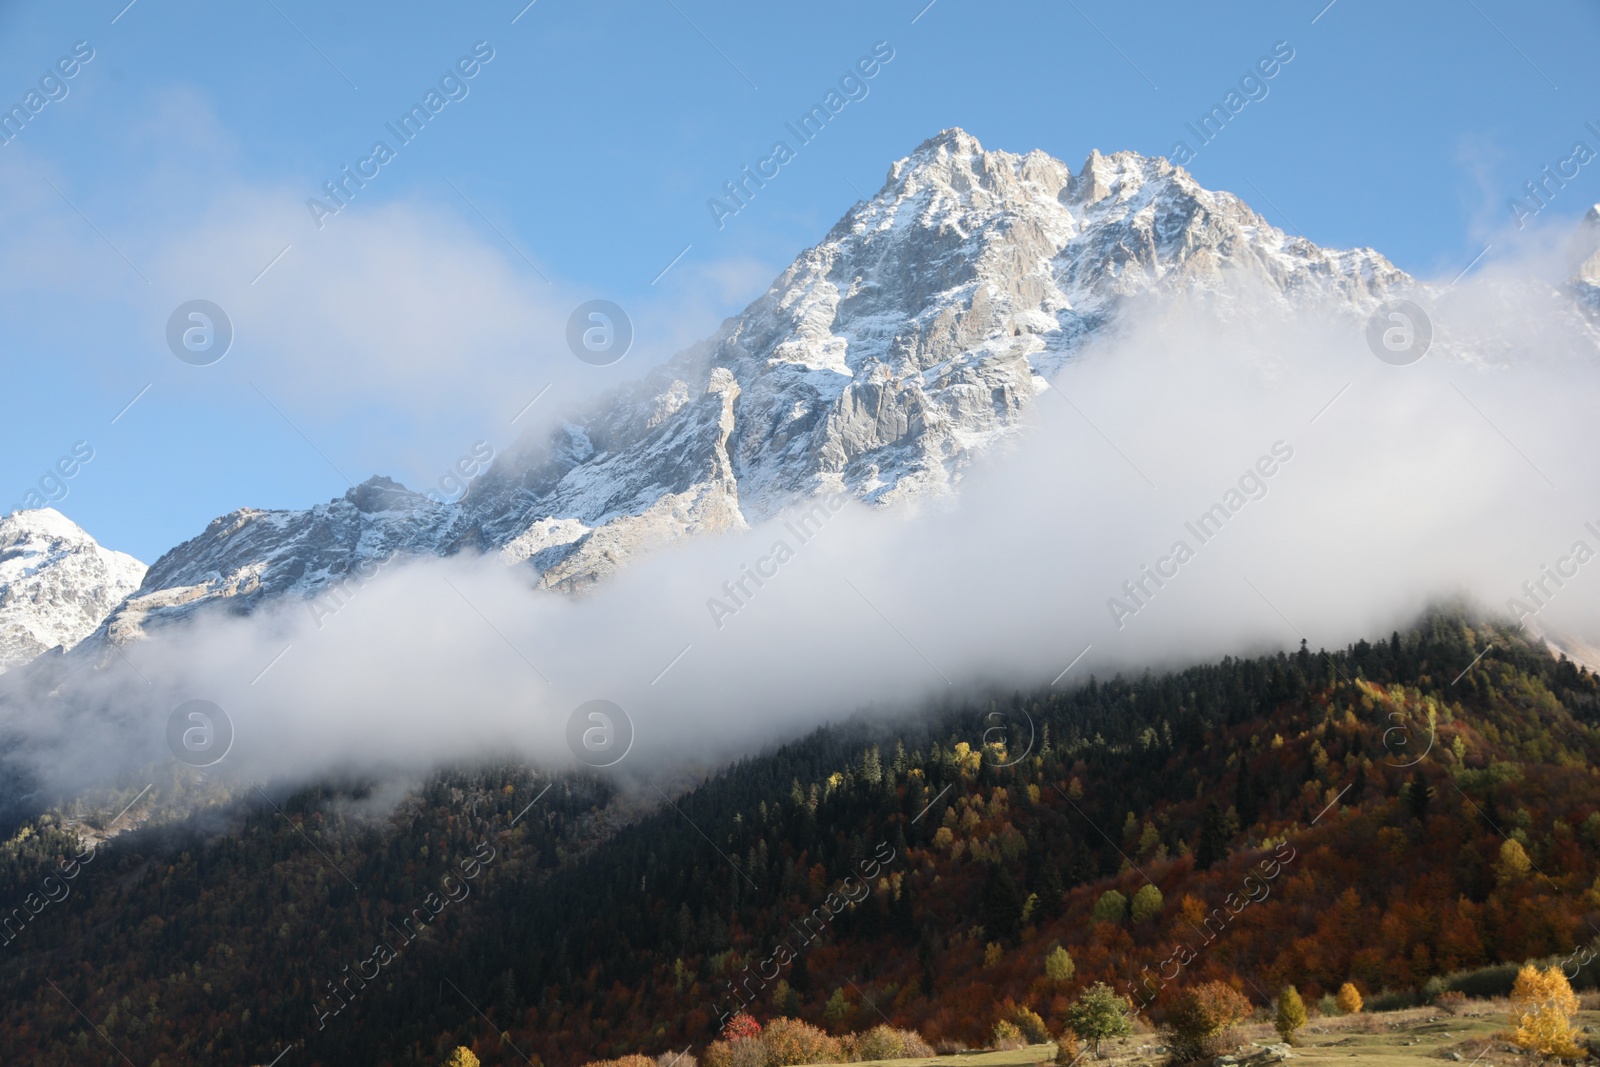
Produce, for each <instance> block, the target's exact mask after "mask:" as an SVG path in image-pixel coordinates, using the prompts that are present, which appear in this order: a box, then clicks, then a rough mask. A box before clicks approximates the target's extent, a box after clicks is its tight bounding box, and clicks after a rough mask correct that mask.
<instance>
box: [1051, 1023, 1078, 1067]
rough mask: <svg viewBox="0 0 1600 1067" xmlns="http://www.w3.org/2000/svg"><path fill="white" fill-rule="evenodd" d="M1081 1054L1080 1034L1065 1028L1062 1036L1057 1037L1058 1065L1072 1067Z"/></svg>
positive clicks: (1056, 1061)
mask: <svg viewBox="0 0 1600 1067" xmlns="http://www.w3.org/2000/svg"><path fill="white" fill-rule="evenodd" d="M1080 1055H1082V1053H1081V1051H1080V1050H1079V1048H1078V1035H1077V1034H1075V1033H1073V1032H1072V1031H1071V1030H1063V1031H1062V1032H1061V1036H1060V1037H1058V1038H1056V1058H1055V1064H1056V1067H1072V1065H1073V1064H1075V1063H1077V1062H1078V1057H1079V1056H1080Z"/></svg>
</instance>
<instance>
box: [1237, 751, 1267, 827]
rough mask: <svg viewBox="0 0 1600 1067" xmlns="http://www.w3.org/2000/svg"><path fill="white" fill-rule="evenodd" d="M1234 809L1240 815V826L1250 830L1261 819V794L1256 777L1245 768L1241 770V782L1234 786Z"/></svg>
mask: <svg viewBox="0 0 1600 1067" xmlns="http://www.w3.org/2000/svg"><path fill="white" fill-rule="evenodd" d="M1233 808H1234V810H1235V811H1237V812H1238V813H1239V825H1240V826H1241V827H1243V828H1244V829H1246V830H1248V829H1250V827H1252V826H1254V825H1255V824H1256V820H1257V819H1259V818H1261V792H1260V787H1259V786H1257V784H1256V779H1255V775H1253V774H1251V773H1250V772H1249V771H1248V770H1247V769H1245V768H1244V767H1240V768H1239V781H1238V783H1237V785H1235V786H1234V795H1233Z"/></svg>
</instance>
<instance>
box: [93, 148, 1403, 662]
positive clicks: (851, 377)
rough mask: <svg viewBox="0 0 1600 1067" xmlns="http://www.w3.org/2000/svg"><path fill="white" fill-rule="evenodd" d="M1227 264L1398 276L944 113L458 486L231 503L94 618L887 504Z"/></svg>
mask: <svg viewBox="0 0 1600 1067" xmlns="http://www.w3.org/2000/svg"><path fill="white" fill-rule="evenodd" d="M1241 278H1242V279H1244V281H1245V282H1246V283H1247V284H1248V285H1249V287H1250V288H1251V289H1252V291H1254V292H1257V293H1258V294H1259V293H1265V294H1267V297H1268V299H1269V300H1272V301H1276V302H1279V303H1280V304H1282V306H1283V307H1285V308H1286V309H1294V308H1298V307H1305V306H1309V305H1311V304H1313V303H1318V302H1321V303H1327V302H1332V303H1333V304H1334V305H1335V306H1343V307H1345V308H1347V309H1348V310H1349V313H1350V314H1351V315H1352V316H1353V317H1364V316H1365V315H1366V314H1368V313H1369V312H1370V310H1371V309H1372V308H1373V307H1375V306H1376V305H1377V303H1378V302H1380V301H1381V300H1382V299H1383V298H1384V297H1385V296H1386V295H1387V294H1389V293H1391V292H1392V291H1394V290H1396V289H1397V288H1399V287H1401V286H1403V285H1406V284H1408V282H1409V279H1408V278H1407V277H1406V276H1405V275H1404V274H1403V273H1402V272H1400V271H1399V270H1397V269H1396V268H1395V267H1393V266H1392V265H1391V264H1390V263H1389V262H1388V261H1387V260H1385V259H1384V258H1383V257H1382V256H1380V255H1378V254H1377V253H1376V252H1373V251H1371V250H1367V249H1361V250H1355V251H1328V250H1325V249H1322V248H1319V247H1318V246H1316V245H1314V244H1312V243H1311V242H1309V241H1307V240H1305V239H1303V238H1298V237H1291V236H1288V235H1286V234H1284V233H1283V232H1282V231H1280V230H1278V229H1276V228H1274V227H1273V226H1271V225H1269V224H1268V223H1267V222H1266V221H1265V220H1264V219H1262V218H1261V217H1260V216H1259V215H1257V214H1255V213H1254V212H1253V211H1251V210H1250V208H1249V207H1247V206H1246V205H1245V204H1244V202H1243V201H1241V200H1239V199H1238V198H1237V197H1235V196H1233V195H1232V194H1229V193H1219V192H1210V191H1208V190H1205V189H1202V188H1201V187H1200V186H1199V185H1198V184H1196V183H1195V181H1194V179H1193V178H1192V177H1190V176H1189V174H1187V173H1186V172H1185V171H1183V170H1182V169H1181V168H1179V167H1175V166H1173V165H1172V164H1170V163H1168V162H1167V161H1166V160H1164V159H1154V158H1147V157H1144V156H1140V155H1137V154H1134V153H1131V152H1120V153H1117V154H1115V155H1111V156H1103V155H1100V154H1099V153H1098V152H1096V153H1091V154H1090V156H1089V158H1088V159H1087V160H1086V161H1085V162H1084V164H1083V166H1082V167H1081V168H1080V169H1079V170H1078V171H1077V172H1076V173H1073V172H1072V171H1071V170H1070V169H1069V168H1068V167H1067V166H1066V165H1065V164H1063V163H1061V162H1060V161H1058V160H1055V159H1052V158H1050V157H1049V156H1047V155H1045V154H1043V153H1041V152H1032V153H1029V154H1028V155H1023V156H1019V155H1012V154H1010V153H1006V152H988V151H985V150H984V149H983V148H982V146H981V145H979V144H978V142H977V141H976V140H975V139H974V138H972V137H971V136H970V135H968V134H966V133H965V132H963V131H961V130H947V131H945V132H943V133H941V134H939V135H938V136H937V137H934V138H933V139H931V140H929V141H927V142H926V143H924V144H922V145H921V146H919V147H918V148H917V149H916V151H914V152H913V153H912V154H911V155H910V156H908V157H907V158H905V159H903V160H900V161H899V162H897V163H895V164H894V165H893V167H891V168H890V170H889V174H888V177H887V180H886V181H885V183H884V185H883V188H882V189H880V190H879V192H878V193H877V195H876V196H874V197H873V198H872V199H871V200H870V201H867V202H864V203H859V204H857V205H856V206H855V207H854V208H852V209H851V210H850V212H849V213H848V214H847V215H846V216H845V217H844V218H843V219H841V220H840V221H839V223H838V224H837V225H836V226H835V227H834V228H833V230H832V231H831V232H830V233H829V234H828V235H827V237H826V238H825V239H824V240H823V241H822V242H821V243H820V244H818V245H817V246H815V247H814V248H811V249H809V250H808V251H806V252H805V253H803V254H802V255H801V256H800V257H799V258H798V259H797V260H796V261H795V262H794V263H793V264H792V265H791V266H790V267H789V268H788V269H787V270H786V271H784V272H783V274H782V275H781V276H780V277H779V278H778V279H777V280H776V281H775V282H774V283H773V285H772V287H771V288H770V289H769V290H768V291H767V292H766V293H765V294H763V295H762V296H761V297H760V298H758V299H757V300H756V301H755V302H754V303H752V304H751V305H750V306H749V307H748V308H746V309H745V311H744V312H743V313H742V314H740V315H739V316H737V317H736V318H733V319H730V320H728V321H727V322H726V323H724V324H723V326H722V328H721V329H720V330H719V331H718V332H717V333H716V335H715V336H713V337H711V338H710V339H708V340H707V341H705V342H702V343H701V344H699V345H696V346H694V347H693V348H692V349H690V350H689V351H686V352H684V353H683V354H682V355H680V356H678V357H677V358H675V359H674V360H672V361H670V362H669V363H667V364H666V365H664V366H662V367H659V368H657V369H656V370H655V371H653V372H652V373H651V374H649V375H648V376H646V377H645V378H643V379H642V380H640V381H638V382H636V383H634V384H632V385H630V386H628V387H625V388H623V389H621V390H619V391H618V392H616V393H614V394H612V395H610V396H607V397H604V398H602V399H601V400H599V401H598V402H596V403H594V404H592V405H591V406H590V407H589V408H588V410H586V411H583V412H579V413H575V414H573V415H572V416H571V417H570V418H569V419H568V421H567V422H565V423H564V424H563V426H562V428H561V429H560V430H559V431H558V432H557V433H555V434H554V435H553V436H552V437H550V438H548V439H541V440H524V441H523V442H520V443H519V444H518V446H517V447H515V448H513V449H511V450H509V451H508V452H507V453H505V454H503V455H502V456H501V457H499V459H497V461H496V462H495V464H494V467H493V468H492V469H491V470H490V471H489V472H488V473H487V474H485V475H484V476H482V477H481V478H480V479H479V481H478V483H477V484H475V485H474V486H473V488H472V490H471V492H470V493H469V495H468V496H467V497H466V499H465V500H463V501H461V502H460V503H458V504H437V503H434V502H431V501H429V500H427V499H425V498H423V497H421V496H419V495H417V494H414V493H411V492H409V491H408V490H406V489H404V488H403V487H401V486H398V485H396V484H394V483H392V482H389V481H388V480H386V479H374V480H372V481H370V482H367V483H365V484H364V485H362V486H360V487H358V488H356V489H353V490H351V492H350V493H349V494H347V495H346V496H345V497H344V498H342V499H339V500H335V501H332V502H330V503H327V504H322V505H318V506H317V507H314V508H311V509H309V510H306V511H279V512H266V511H254V510H242V511H238V512H235V513H233V514H230V515H227V516H224V517H222V518H220V519H217V520H216V521H214V522H213V523H212V524H211V526H210V527H209V528H208V529H207V530H206V531H205V532H204V533H202V534H201V535H200V536H199V537H197V538H195V539H194V540H192V541H189V542H187V543H185V544H183V545H180V546H178V547H177V548H174V549H173V550H172V551H170V552H168V553H167V554H166V555H164V556H163V557H162V558H161V559H159V560H158V561H156V563H155V565H154V566H153V567H151V569H150V573H149V575H148V576H147V577H146V579H145V581H144V584H143V586H142V587H141V588H140V590H139V591H138V594H137V595H136V596H134V597H132V598H130V599H129V600H128V602H127V603H126V604H125V605H124V606H123V607H121V608H120V609H119V610H118V611H117V612H116V613H115V614H114V615H113V617H112V618H111V619H110V620H108V623H107V627H106V634H105V635H106V636H107V637H109V638H111V639H112V640H115V641H123V640H127V639H130V638H132V637H134V636H137V635H138V634H139V633H140V632H141V631H142V630H143V628H144V627H145V626H146V625H148V624H150V623H153V622H157V621H160V620H162V619H170V618H177V617H182V616H184V615H187V614H189V613H190V612H192V611H194V610H195V609H196V608H197V607H199V606H201V605H204V604H208V603H227V604H229V605H231V606H232V607H233V608H235V609H237V610H242V611H247V610H250V609H252V608H254V607H255V606H256V605H258V604H260V603H261V602H262V601H263V600H265V599H267V598H270V597H275V596H284V595H292V596H309V595H314V594H316V593H317V592H318V591H319V590H321V589H325V588H327V587H328V586H329V584H330V583H335V582H338V581H340V580H342V579H346V578H348V576H350V575H351V574H353V573H356V572H357V571H358V569H363V568H365V569H370V568H371V567H372V566H373V565H374V561H377V560H383V559H388V558H390V557H391V556H392V555H395V554H400V555H416V554H449V553H454V552H459V551H462V550H466V549H471V550H477V551H483V552H488V553H498V554H500V555H501V556H502V557H503V558H504V559H505V560H506V561H507V562H510V563H517V564H520V565H523V566H526V567H529V568H530V569H531V570H532V571H534V572H535V573H536V575H537V576H538V580H539V581H540V582H541V583H543V584H544V585H546V586H550V587H556V588H562V589H576V588H581V587H582V586H583V585H585V584H587V583H589V582H592V581H595V580H597V579H599V578H602V577H604V576H605V575H606V574H608V573H611V572H612V571H614V570H615V569H617V568H618V567H620V566H622V565H624V564H625V563H626V562H627V561H628V560H629V559H631V558H633V557H634V556H636V555H638V554H639V553H641V552H645V551H648V550H649V549H651V548H652V547H655V546H659V545H662V544H665V543H668V542H671V541H673V540H676V539H679V538H683V537H689V536H694V535H696V534H700V533H704V532H710V531H716V530H724V529H730V528H740V527H743V526H745V525H746V524H749V523H753V522H757V521H760V520H762V519H766V518H768V517H770V516H772V515H774V514H775V513H777V512H778V511H780V510H781V509H783V508H784V507H785V506H787V505H788V504H790V503H792V502H794V501H796V500H798V499H803V498H806V497H808V496H811V495H814V494H817V493H823V492H832V491H838V492H843V493H846V494H849V495H850V496H852V497H855V498H857V499H860V500H863V501H866V502H868V503H871V504H874V505H880V506H888V505H893V504H896V503H899V502H904V501H908V500H913V499H916V498H918V497H925V496H929V495H937V494H942V493H947V492H949V491H950V490H951V488H952V487H953V486H954V485H955V484H956V483H957V482H958V481H959V479H960V477H961V474H962V471H963V469H964V468H965V467H966V466H967V464H968V463H970V461H971V460H972V459H973V457H974V456H976V455H977V454H978V453H979V452H981V451H982V450H984V449H985V448H988V447H990V446H992V445H993V444H995V443H996V442H997V441H1000V440H1002V439H1003V438H1004V437H1005V436H1006V435H1007V434H1008V433H1009V432H1010V431H1011V430H1012V429H1013V428H1014V427H1015V426H1016V425H1017V423H1018V420H1019V418H1020V416H1021V413H1022V411H1023V410H1024V409H1025V408H1026V407H1027V406H1028V405H1029V404H1030V403H1031V402H1032V401H1033V398H1034V397H1035V396H1036V395H1037V394H1038V393H1039V392H1040V391H1041V390H1042V389H1044V388H1045V385H1044V382H1045V380H1046V379H1047V378H1048V377H1049V376H1051V375H1052V374H1054V373H1055V372H1056V371H1057V370H1059V369H1060V368H1061V366H1062V365H1063V363H1065V362H1066V361H1067V360H1069V359H1070V358H1071V357H1072V356H1073V354H1074V353H1075V352H1076V351H1078V350H1079V348H1080V347H1081V346H1082V345H1083V344H1084V343H1085V341H1086V340H1088V339H1089V338H1091V337H1094V336H1095V335H1097V334H1099V333H1101V332H1103V331H1106V330H1109V329H1115V327H1116V324H1117V321H1118V318H1119V315H1120V314H1121V313H1122V312H1123V309H1124V308H1125V307H1126V306H1127V305H1128V303H1129V302H1130V301H1131V300H1133V299H1135V298H1139V297H1144V296H1148V295H1160V294H1171V293H1186V294H1202V295H1206V296H1208V297H1214V301H1215V306H1216V309H1217V311H1218V313H1219V314H1223V315H1226V314H1227V313H1228V312H1229V309H1230V303H1229V302H1230V300H1231V299H1232V298H1231V297H1230V296H1229V295H1228V294H1229V291H1230V290H1234V287H1233V286H1232V285H1230V284H1227V283H1231V282H1235V281H1237V280H1239V279H1241ZM1234 291H1236V290H1234Z"/></svg>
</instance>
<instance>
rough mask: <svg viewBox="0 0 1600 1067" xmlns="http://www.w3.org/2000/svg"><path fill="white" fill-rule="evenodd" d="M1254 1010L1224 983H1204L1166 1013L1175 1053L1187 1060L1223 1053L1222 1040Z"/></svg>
mask: <svg viewBox="0 0 1600 1067" xmlns="http://www.w3.org/2000/svg"><path fill="white" fill-rule="evenodd" d="M1253 1010H1254V1009H1253V1008H1252V1007H1251V1006H1250V1001H1249V999H1248V998H1247V997H1245V995H1244V994H1242V993H1240V992H1239V991H1238V990H1237V989H1234V988H1233V987H1232V986H1230V985H1228V984H1227V983H1225V982H1204V983H1202V984H1200V985H1197V986H1195V987H1194V988H1193V989H1186V990H1184V991H1183V992H1182V993H1180V994H1178V997H1177V999H1176V1000H1175V1001H1174V1002H1173V1005H1172V1009H1171V1011H1169V1012H1168V1013H1167V1029H1168V1030H1169V1031H1170V1033H1171V1043H1172V1046H1173V1049H1174V1050H1175V1051H1176V1052H1177V1053H1178V1054H1179V1056H1181V1057H1183V1058H1184V1059H1199V1058H1201V1057H1203V1056H1213V1055H1216V1054H1217V1053H1220V1052H1221V1051H1222V1049H1221V1047H1220V1044H1221V1042H1220V1041H1219V1038H1220V1037H1221V1035H1222V1034H1224V1033H1225V1032H1226V1031H1227V1030H1228V1028H1229V1027H1231V1026H1233V1025H1234V1024H1235V1023H1237V1022H1239V1021H1240V1020H1241V1019H1248V1018H1249V1017H1250V1013H1251V1012H1252V1011H1253Z"/></svg>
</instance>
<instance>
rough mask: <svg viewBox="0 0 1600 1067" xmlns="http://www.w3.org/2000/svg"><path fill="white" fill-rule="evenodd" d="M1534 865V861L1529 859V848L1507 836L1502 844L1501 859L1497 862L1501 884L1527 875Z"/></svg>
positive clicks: (1496, 869) (1497, 876)
mask: <svg viewBox="0 0 1600 1067" xmlns="http://www.w3.org/2000/svg"><path fill="white" fill-rule="evenodd" d="M1532 867H1533V861H1532V860H1530V859H1528V853H1527V850H1526V849H1524V848H1523V847H1522V845H1521V843H1520V842H1518V841H1516V840H1514V839H1512V838H1509V837H1508V838H1506V840H1505V843H1504V844H1502V845H1501V846H1500V860H1499V862H1497V863H1496V864H1495V877H1496V878H1498V879H1499V881H1500V884H1501V885H1505V884H1507V883H1509V882H1515V881H1516V880H1517V879H1519V878H1525V877H1527V874H1528V871H1529V870H1530V869H1531V868H1532Z"/></svg>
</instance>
